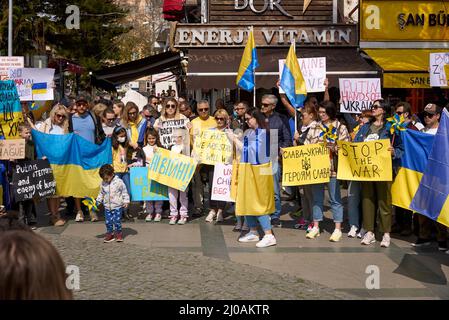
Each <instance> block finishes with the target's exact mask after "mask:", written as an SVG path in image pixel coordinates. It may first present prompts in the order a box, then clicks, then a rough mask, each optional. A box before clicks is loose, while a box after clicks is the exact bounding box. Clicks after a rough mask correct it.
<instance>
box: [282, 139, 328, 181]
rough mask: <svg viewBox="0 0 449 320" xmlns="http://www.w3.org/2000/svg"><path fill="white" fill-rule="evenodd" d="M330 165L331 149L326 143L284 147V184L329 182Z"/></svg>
mask: <svg viewBox="0 0 449 320" xmlns="http://www.w3.org/2000/svg"><path fill="white" fill-rule="evenodd" d="M330 166H331V164H330V158H329V149H328V148H327V147H325V146H324V144H309V145H305V146H299V147H291V148H285V149H282V185H283V186H302V185H307V184H315V183H327V182H329V179H330Z"/></svg>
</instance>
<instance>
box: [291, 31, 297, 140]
mask: <svg viewBox="0 0 449 320" xmlns="http://www.w3.org/2000/svg"><path fill="white" fill-rule="evenodd" d="M292 46H293V52H294V53H295V56H296V41H295V39H293V40H292ZM293 108H294V109H295V133H296V132H297V131H298V110H296V107H295V106H293Z"/></svg>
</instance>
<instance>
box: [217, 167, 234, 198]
mask: <svg viewBox="0 0 449 320" xmlns="http://www.w3.org/2000/svg"><path fill="white" fill-rule="evenodd" d="M231 178H232V164H223V163H217V164H216V165H215V168H214V181H213V183H212V196H211V199H212V200H214V201H225V202H235V201H234V200H232V199H231Z"/></svg>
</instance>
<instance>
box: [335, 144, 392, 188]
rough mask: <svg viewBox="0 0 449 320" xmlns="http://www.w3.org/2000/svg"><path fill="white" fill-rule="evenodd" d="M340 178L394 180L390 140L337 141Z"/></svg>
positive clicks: (338, 173)
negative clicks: (389, 149)
mask: <svg viewBox="0 0 449 320" xmlns="http://www.w3.org/2000/svg"><path fill="white" fill-rule="evenodd" d="M337 144H338V170H337V179H338V180H354V181H392V180H393V169H392V160H391V152H390V151H388V148H389V147H390V140H388V139H383V140H374V141H367V142H346V141H337Z"/></svg>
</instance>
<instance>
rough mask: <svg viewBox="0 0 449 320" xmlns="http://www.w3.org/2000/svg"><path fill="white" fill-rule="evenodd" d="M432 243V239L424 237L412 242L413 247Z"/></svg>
mask: <svg viewBox="0 0 449 320" xmlns="http://www.w3.org/2000/svg"><path fill="white" fill-rule="evenodd" d="M431 244H432V242H430V240H428V239H422V238H418V240H416V242H415V243H412V246H413V247H417V248H419V247H427V246H430V245H431Z"/></svg>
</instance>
